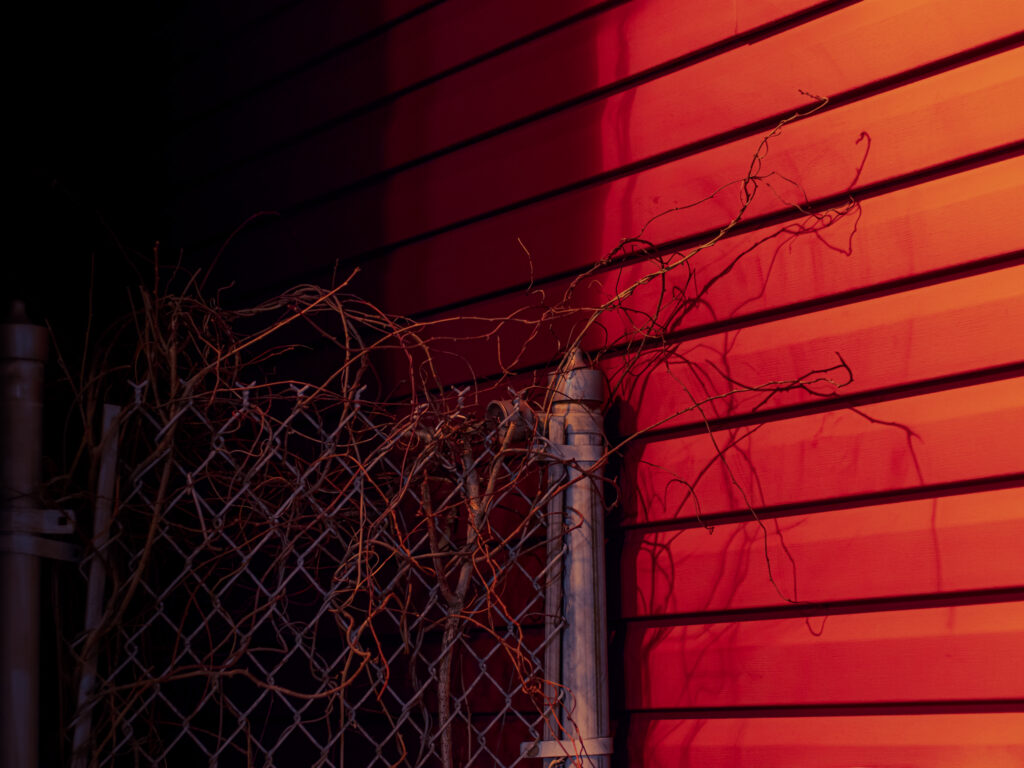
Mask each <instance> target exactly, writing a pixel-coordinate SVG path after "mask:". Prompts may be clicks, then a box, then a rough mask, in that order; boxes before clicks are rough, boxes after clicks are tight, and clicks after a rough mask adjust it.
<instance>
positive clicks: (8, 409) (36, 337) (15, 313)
mask: <svg viewBox="0 0 1024 768" xmlns="http://www.w3.org/2000/svg"><path fill="white" fill-rule="evenodd" d="M0 339H2V341H0V344H2V348H0V372H2V373H0V375H2V381H3V384H2V395H0V413H2V416H0V418H2V423H0V465H2V470H0V472H2V474H0V477H2V480H0V482H2V484H3V502H2V504H3V511H2V527H3V534H2V544H0V590H2V592H3V612H2V614H0V615H2V618H0V621H2V622H3V627H2V628H0V635H2V637H3V640H2V647H0V667H2V672H0V679H2V682H0V686H2V701H3V710H4V711H3V718H2V720H3V731H2V736H0V741H2V743H3V746H2V747H0V754H2V758H0V764H2V765H4V766H5V767H6V768H35V766H36V765H37V764H38V760H39V755H38V751H39V746H38V739H39V556H40V555H41V554H43V553H41V552H38V551H36V547H37V545H36V538H35V536H34V533H35V532H37V531H39V530H40V529H41V528H43V527H44V526H43V524H42V520H41V517H42V514H43V513H42V512H41V511H40V510H39V509H38V503H37V492H38V490H39V478H40V465H41V452H42V411H43V406H42V384H43V364H44V362H45V360H46V346H47V344H46V329H44V328H42V327H40V326H37V325H33V324H31V323H30V322H29V320H28V317H27V316H26V314H25V308H24V305H22V304H21V303H20V302H16V303H15V304H14V305H13V307H12V309H11V312H10V314H9V316H8V318H7V319H5V321H4V323H3V325H0Z"/></svg>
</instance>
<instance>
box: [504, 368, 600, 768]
mask: <svg viewBox="0 0 1024 768" xmlns="http://www.w3.org/2000/svg"><path fill="white" fill-rule="evenodd" d="M549 384H550V387H551V391H552V406H551V417H550V419H549V421H548V425H547V427H548V442H549V450H550V452H551V454H552V457H553V458H554V459H555V463H554V465H553V466H552V470H551V472H550V476H549V482H550V483H552V484H553V485H554V486H564V487H565V490H564V491H563V492H562V493H561V494H559V495H558V496H557V497H556V499H554V500H553V502H552V509H551V510H549V515H550V517H549V526H548V568H549V580H548V586H547V594H546V599H545V611H546V613H547V615H548V628H547V629H548V636H549V637H550V636H551V634H552V633H553V632H554V631H557V627H558V624H559V623H560V622H558V614H559V613H561V615H562V617H563V618H564V623H565V625H564V629H562V631H561V633H560V636H559V637H556V638H553V639H550V640H549V642H548V645H547V647H546V650H545V658H544V666H545V672H544V674H545V677H546V678H547V679H548V680H550V681H557V683H558V686H560V688H559V687H556V686H555V685H548V686H546V687H545V688H546V690H545V693H546V695H547V696H548V697H549V699H551V700H553V699H554V698H555V696H557V695H558V693H559V691H561V692H562V700H561V711H560V712H559V717H558V722H560V723H562V724H563V725H564V733H560V734H557V735H556V734H555V733H553V729H552V728H550V727H549V728H548V729H546V733H545V736H546V738H545V740H544V741H540V742H527V743H524V744H523V745H522V748H521V750H522V755H523V756H525V757H540V758H543V759H544V760H545V766H547V768H552V767H553V766H555V765H562V766H567V767H568V766H578V767H579V768H606V766H607V765H608V758H607V757H606V756H607V755H609V754H611V738H610V737H609V736H610V734H609V731H610V722H609V716H608V661H607V658H608V649H607V623H608V622H607V609H606V602H605V564H604V505H603V492H602V487H601V478H600V472H599V471H598V470H595V469H594V466H595V465H596V464H597V463H598V462H599V461H600V459H601V458H602V456H604V453H605V445H604V434H603V430H602V424H601V422H602V417H601V413H600V411H599V410H598V409H599V408H600V405H601V402H602V400H603V395H604V380H603V378H602V376H601V373H600V371H597V370H594V369H592V368H589V367H587V365H586V361H585V360H584V359H583V356H582V354H581V353H580V352H579V351H578V350H576V351H574V352H573V354H572V355H571V356H570V358H569V360H567V362H566V365H565V366H564V368H563V369H561V370H560V372H559V373H557V374H555V375H553V376H552V377H551V378H550V379H549ZM563 536H564V539H563ZM556 622H557V623H556ZM558 736H561V737H562V738H558Z"/></svg>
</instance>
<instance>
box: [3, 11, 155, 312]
mask: <svg viewBox="0 0 1024 768" xmlns="http://www.w3.org/2000/svg"><path fill="white" fill-rule="evenodd" d="M163 14H164V10H163V9H162V8H161V5H160V4H159V3H128V2H111V3H101V4H98V5H94V6H85V5H82V4H79V3H69V2H60V3H46V4H43V3H18V4H15V5H14V6H13V9H12V17H11V19H10V20H9V21H8V32H9V35H10V37H11V39H12V42H13V46H14V50H15V51H17V52H18V68H17V76H15V77H13V78H12V79H11V85H12V88H13V97H12V98H10V100H9V101H8V105H9V107H11V111H10V112H8V116H7V120H6V121H5V122H7V123H8V125H9V127H10V128H13V132H14V134H15V140H14V141H13V142H11V143H10V144H9V147H10V149H9V157H10V162H11V164H12V165H13V174H12V176H13V184H12V192H13V195H12V204H11V207H10V208H9V211H8V213H9V216H10V218H9V220H8V234H9V237H8V246H7V249H6V250H7V252H6V254H5V256H4V259H3V267H2V269H3V280H2V290H3V294H4V298H5V299H9V298H11V297H13V296H20V297H22V298H24V299H26V300H27V301H28V302H29V306H30V311H31V313H32V315H33V316H34V318H35V319H37V320H43V319H44V318H45V319H47V320H49V321H50V322H51V323H54V324H55V325H57V326H61V327H67V328H68V329H71V328H74V327H75V326H76V325H80V324H82V323H83V321H84V319H85V317H86V316H87V314H88V306H89V301H88V298H89V290H88V287H89V285H90V282H92V283H94V286H95V291H96V294H95V298H96V301H94V302H93V304H94V307H95V308H98V309H99V310H100V311H105V310H107V309H111V310H112V309H113V306H112V302H113V304H115V305H121V303H122V302H121V293H122V291H121V287H123V285H125V284H126V282H128V281H129V280H130V279H131V278H130V276H131V274H132V272H133V271H134V270H135V269H137V268H139V264H140V263H142V261H141V260H140V259H139V258H138V257H137V255H136V254H139V253H145V252H148V251H149V250H150V248H151V245H152V243H153V242H154V241H155V240H156V239H158V238H160V237H161V236H162V234H163V233H164V231H165V229H166V227H165V220H164V218H163V216H162V203H163V198H164V195H165V191H166V172H165V165H164V155H163V147H164V141H163V140H164V137H165V135H166V130H167V109H166V92H167V89H166V82H167V72H168V68H169V66H170V57H169V55H168V50H169V41H168V40H167V38H166V36H165V31H164V29H163V25H164V16H163Z"/></svg>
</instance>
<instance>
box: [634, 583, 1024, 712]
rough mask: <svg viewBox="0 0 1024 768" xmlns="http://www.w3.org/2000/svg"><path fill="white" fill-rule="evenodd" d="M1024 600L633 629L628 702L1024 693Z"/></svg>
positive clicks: (739, 703) (877, 699) (727, 703)
mask: <svg viewBox="0 0 1024 768" xmlns="http://www.w3.org/2000/svg"><path fill="white" fill-rule="evenodd" d="M1022 646H1024V603H1020V602H1015V603H1002V604H995V605H972V606H962V607H953V608H925V609H918V610H908V611H892V612H883V613H858V614H847V615H839V616H828V617H821V618H820V619H809V620H807V621H806V622H805V621H804V620H803V619H777V620H767V621H749V622H735V623H727V624H710V625H691V626H678V627H671V628H666V629H662V628H652V627H643V626H639V625H638V626H631V627H629V628H627V629H626V638H625V658H629V659H634V660H635V665H634V670H635V671H634V673H633V674H631V675H628V676H627V677H626V680H625V687H626V690H625V699H624V704H625V707H626V708H627V709H630V710H636V709H644V708H658V709H662V708H682V707H697V708H704V707H708V708H715V707H762V706H777V705H826V704H842V703H851V702H856V703H861V702H871V703H884V702H922V701H943V700H957V701H965V700H967V701H969V700H979V701H984V700H992V699H1024V665H1021V664H1019V663H1018V661H1019V649H1020V648H1021V647H1022Z"/></svg>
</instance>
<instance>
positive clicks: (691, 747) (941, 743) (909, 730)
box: [625, 713, 1024, 768]
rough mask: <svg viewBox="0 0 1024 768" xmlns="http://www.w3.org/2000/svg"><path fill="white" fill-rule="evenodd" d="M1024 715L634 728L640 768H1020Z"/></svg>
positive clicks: (698, 722)
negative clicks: (978, 767) (802, 767)
mask: <svg viewBox="0 0 1024 768" xmlns="http://www.w3.org/2000/svg"><path fill="white" fill-rule="evenodd" d="M1021 733H1024V714H1022V713H991V714H990V713H983V714H955V715H950V714H942V715H901V716H895V717H893V716H889V717H886V716H877V715H876V716H870V715H869V716H861V717H815V718H799V717H772V718H764V719H753V718H750V719H734V718H721V719H700V718H686V719H668V718H658V717H656V716H645V715H635V716H633V717H632V718H630V720H629V723H628V735H627V736H626V739H625V741H626V745H627V747H628V755H629V758H628V759H629V765H630V766H634V767H635V768H698V767H699V768H794V766H841V767H843V768H846V767H848V766H883V765H884V766H928V768H965V766H985V768H1018V767H1019V766H1020V765H1021V764H1022V763H1024V744H1022V740H1021V738H1020V734H1021Z"/></svg>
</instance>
